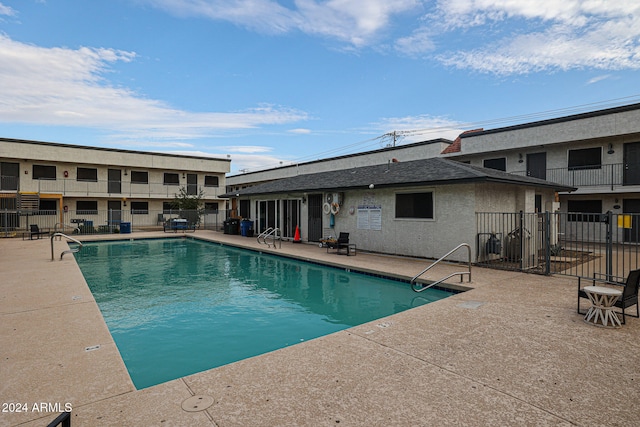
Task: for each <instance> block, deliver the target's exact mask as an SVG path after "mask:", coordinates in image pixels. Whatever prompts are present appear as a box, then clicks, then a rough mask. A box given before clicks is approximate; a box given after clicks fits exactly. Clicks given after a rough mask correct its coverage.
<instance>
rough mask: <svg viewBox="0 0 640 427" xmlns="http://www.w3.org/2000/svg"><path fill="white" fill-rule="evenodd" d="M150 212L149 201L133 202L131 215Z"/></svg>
mask: <svg viewBox="0 0 640 427" xmlns="http://www.w3.org/2000/svg"><path fill="white" fill-rule="evenodd" d="M148 213H149V202H131V215H146V214H148Z"/></svg>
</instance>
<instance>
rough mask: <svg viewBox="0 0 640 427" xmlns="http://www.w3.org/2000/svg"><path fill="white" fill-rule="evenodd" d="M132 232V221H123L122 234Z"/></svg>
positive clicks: (121, 224) (121, 225)
mask: <svg viewBox="0 0 640 427" xmlns="http://www.w3.org/2000/svg"><path fill="white" fill-rule="evenodd" d="M130 233H131V223H130V222H121V223H120V234H130Z"/></svg>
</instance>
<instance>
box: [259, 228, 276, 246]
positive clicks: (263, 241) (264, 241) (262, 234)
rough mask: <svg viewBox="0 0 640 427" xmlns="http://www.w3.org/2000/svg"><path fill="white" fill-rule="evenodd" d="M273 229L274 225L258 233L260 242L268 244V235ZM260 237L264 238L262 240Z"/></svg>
mask: <svg viewBox="0 0 640 427" xmlns="http://www.w3.org/2000/svg"><path fill="white" fill-rule="evenodd" d="M271 230H273V227H269V228H267V229H266V230H264V231H263V232H262V233H260V234H258V237H256V240H257V241H258V243H264V244H265V245H266V244H267V240H266V235H267V234H269V233H270V232H271ZM260 238H262V242H261V241H260Z"/></svg>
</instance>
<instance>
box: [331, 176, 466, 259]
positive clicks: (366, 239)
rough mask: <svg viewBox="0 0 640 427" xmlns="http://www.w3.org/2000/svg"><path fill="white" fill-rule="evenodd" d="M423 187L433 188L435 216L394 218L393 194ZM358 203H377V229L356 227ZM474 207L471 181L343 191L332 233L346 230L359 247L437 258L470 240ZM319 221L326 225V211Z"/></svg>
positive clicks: (460, 255)
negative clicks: (380, 210)
mask: <svg viewBox="0 0 640 427" xmlns="http://www.w3.org/2000/svg"><path fill="white" fill-rule="evenodd" d="M423 191H433V192H434V217H435V218H434V219H433V220H430V219H396V218H395V194H396V193H397V192H423ZM362 205H366V206H380V207H381V209H382V227H381V228H382V229H381V230H362V229H358V228H357V220H358V212H357V208H358V206H362ZM474 207H475V185H473V184H467V185H450V186H441V187H431V188H413V189H411V188H406V189H405V188H403V189H401V190H392V189H380V190H377V189H374V190H367V191H353V192H347V193H345V200H344V203H343V206H342V209H341V211H340V213H339V214H338V215H336V217H335V227H334V235H336V236H337V235H338V234H339V233H340V232H343V231H344V232H348V233H350V241H351V242H352V243H355V244H356V245H357V246H358V247H359V248H361V249H363V250H369V251H375V252H382V253H388V254H394V255H408V256H417V257H427V258H439V257H440V256H442V255H444V254H445V253H446V252H448V251H449V250H450V249H453V248H454V247H455V246H457V245H458V244H460V243H465V242H466V243H470V244H472V243H473V238H474V236H475V210H474ZM351 212H353V213H351ZM323 221H324V225H325V228H327V227H328V226H329V215H324V216H323ZM472 246H473V244H472ZM472 256H474V255H473V254H472ZM452 259H457V260H459V261H465V260H466V253H465V252H464V251H461V252H457V253H456V254H455V256H454V257H453V258H452Z"/></svg>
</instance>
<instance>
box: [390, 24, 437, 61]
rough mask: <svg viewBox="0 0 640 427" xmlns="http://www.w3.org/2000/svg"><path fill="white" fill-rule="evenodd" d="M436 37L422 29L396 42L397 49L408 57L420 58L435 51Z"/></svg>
mask: <svg viewBox="0 0 640 427" xmlns="http://www.w3.org/2000/svg"><path fill="white" fill-rule="evenodd" d="M433 39H434V35H433V34H431V31H429V30H428V29H426V28H420V29H418V30H416V31H414V32H413V34H411V35H410V36H407V37H401V38H399V39H398V40H396V43H395V49H396V50H397V51H399V52H401V53H403V54H405V55H407V56H412V57H415V56H420V55H421V54H424V53H426V52H430V51H433V50H434V49H435V43H434V41H433Z"/></svg>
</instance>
